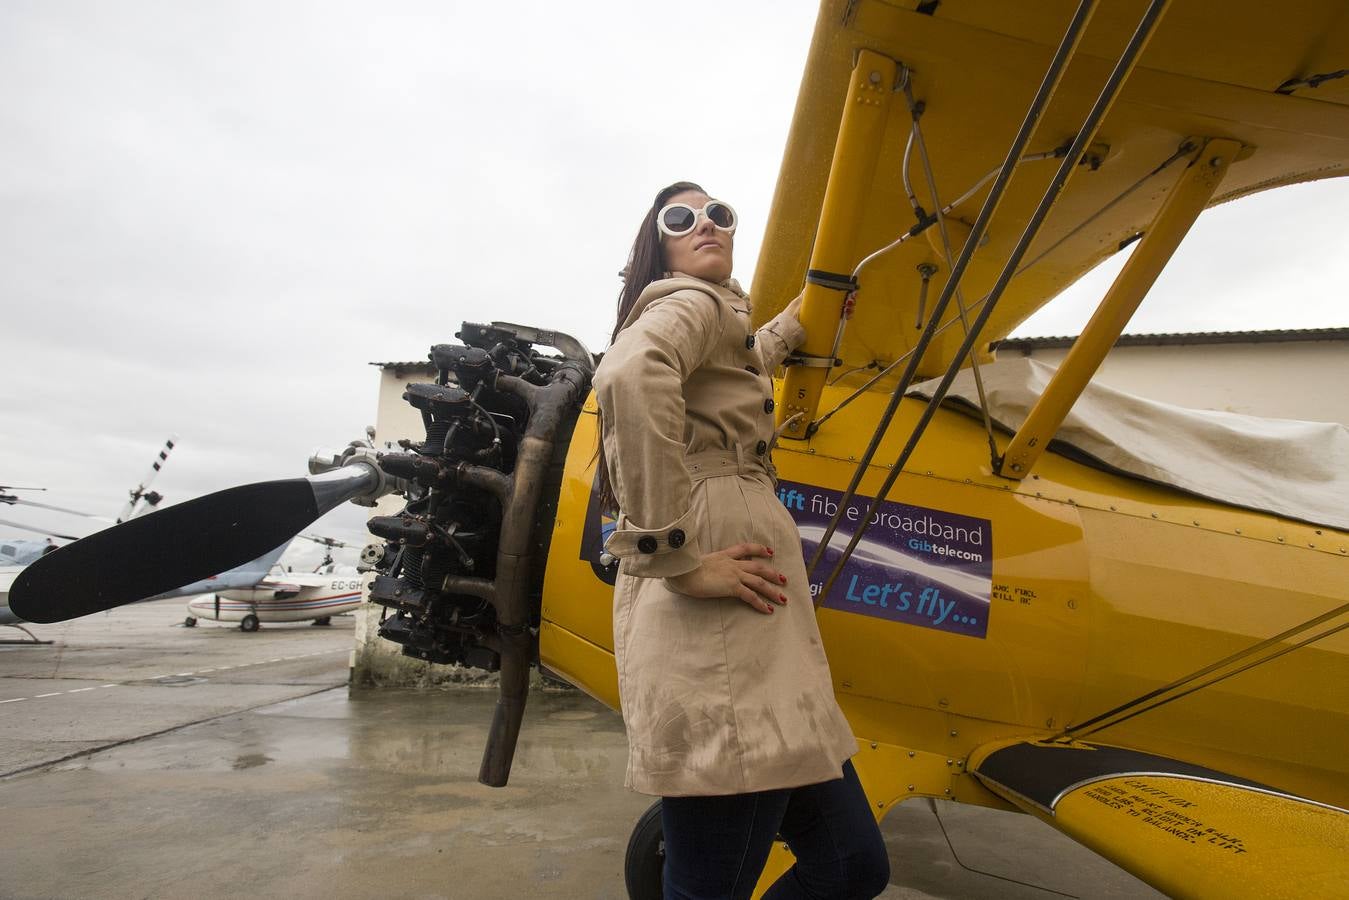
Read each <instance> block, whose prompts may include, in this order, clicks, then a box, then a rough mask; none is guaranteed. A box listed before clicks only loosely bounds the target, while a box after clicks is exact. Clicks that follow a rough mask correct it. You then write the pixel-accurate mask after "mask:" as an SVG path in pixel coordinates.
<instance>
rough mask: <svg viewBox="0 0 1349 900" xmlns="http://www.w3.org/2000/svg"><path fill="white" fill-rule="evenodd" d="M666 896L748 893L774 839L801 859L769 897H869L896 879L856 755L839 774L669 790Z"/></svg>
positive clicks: (696, 898) (723, 898)
mask: <svg viewBox="0 0 1349 900" xmlns="http://www.w3.org/2000/svg"><path fill="white" fill-rule="evenodd" d="M661 826H662V828H663V830H664V832H665V834H664V837H665V875H664V878H665V900H742V898H748V897H749V896H750V894H751V893H752V892H753V890H754V885H755V883H756V882H757V881H758V879H759V874H760V872H761V871H762V870H763V866H764V863H765V862H766V861H767V860H768V853H769V851H770V850H772V848H773V840H774V838H775V837H776V836H777V835H779V834H781V836H782V839H783V840H785V841H786V842H787V846H788V847H790V848H791V850H792V853H793V854H794V855H795V856H796V865H794V866H792V867H791V868H790V869H788V870H787V872H786V873H785V874H784V875H783V876H782V877H781V878H779V879H778V880H777V881H776V882H774V884H773V886H772V887H771V888H769V890H768V892H767V893H766V894H764V900H790V898H797V897H816V898H822V897H828V898H830V900H846V898H858V900H870V898H872V897H875V896H876V895H877V894H879V893H880V892H881V891H883V890H885V886H886V884H887V883H889V881H890V860H889V857H887V856H886V852H885V842H884V841H883V840H881V831H880V828H878V827H877V825H876V820H875V818H873V817H872V815H871V805H870V804H869V803H868V802H867V798H866V794H864V793H863V792H862V785H861V784H860V783H859V782H858V780H857V773H856V772H855V771H854V770H853V766H852V763H851V762H845V763H844V764H843V772H842V777H841V778H837V779H835V780H833V781H824V782H821V783H819V784H811V785H806V786H805V787H798V788H785V789H782V790H776V791H759V792H757V793H752V794H733V795H731V796H726V797H665V798H663V799H662V800H661Z"/></svg>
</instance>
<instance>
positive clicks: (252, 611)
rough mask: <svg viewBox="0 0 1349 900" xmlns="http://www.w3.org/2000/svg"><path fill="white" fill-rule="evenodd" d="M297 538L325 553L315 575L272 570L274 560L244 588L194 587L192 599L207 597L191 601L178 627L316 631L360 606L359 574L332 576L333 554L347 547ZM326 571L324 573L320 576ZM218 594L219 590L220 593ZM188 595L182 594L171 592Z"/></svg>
mask: <svg viewBox="0 0 1349 900" xmlns="http://www.w3.org/2000/svg"><path fill="white" fill-rule="evenodd" d="M298 537H302V538H305V539H307V540H311V541H315V542H317V543H320V544H323V545H324V546H325V547H326V548H328V553H327V554H326V555H325V556H324V558H323V562H321V563H320V564H319V566H318V570H316V571H314V572H287V571H285V570H283V569H281V567H280V566H279V565H274V563H275V557H274V558H273V560H272V561H271V562H269V563H268V565H267V572H266V573H265V574H263V575H262V577H261V578H258V579H257V580H256V581H255V582H254V583H253V584H251V585H249V586H247V587H229V586H226V585H221V586H220V588H216V589H212V588H211V587H210V586H209V583H210V582H211V581H212V579H209V578H208V579H206V580H204V581H198V582H196V583H195V584H193V585H189V587H194V588H197V589H198V590H196V591H194V593H198V594H206V592H208V591H211V593H209V594H207V595H205V596H199V597H194V598H193V599H192V600H190V601H189V602H188V604H187V618H186V619H184V620H183V625H184V626H186V627H188V628H192V627H194V626H195V625H196V624H197V620H198V619H209V620H211V621H214V622H238V623H239V629H240V630H241V631H257V630H258V628H259V626H261V625H262V624H263V623H265V622H303V621H305V620H306V619H312V620H313V621H314V624H315V625H330V624H332V617H333V616H336V615H341V614H342V613H346V612H351V611H352V610H354V609H356V607H358V606H360V605H361V602H362V591H361V586H362V585H361V582H362V578H361V576H360V575H358V574H354V573H352V574H342V573H334V572H332V571H331V570H332V563H333V558H332V552H331V551H332V548H333V547H346V546H349V545H347V544H344V543H342V542H341V541H337V540H333V539H332V538H325V537H315V536H312V535H307V534H301V535H298ZM285 548H286V545H285V544H282V545H281V546H280V547H278V548H277V550H276V551H273V552H275V553H276V556H277V557H279V556H280V551H283V550H285ZM264 559H266V557H263V558H261V559H259V560H256V561H255V562H254V563H249V564H248V565H249V566H251V567H253V571H254V572H256V571H257V569H256V564H257V563H258V562H262V561H263V560H264ZM325 569H327V570H328V571H326V572H325V571H324V570H325ZM222 588H223V589H222ZM175 593H178V594H179V595H181V594H185V593H187V591H186V589H184V590H183V591H179V592H175Z"/></svg>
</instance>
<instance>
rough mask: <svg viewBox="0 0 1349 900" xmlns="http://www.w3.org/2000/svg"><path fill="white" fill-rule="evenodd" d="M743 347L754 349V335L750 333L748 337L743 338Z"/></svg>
mask: <svg viewBox="0 0 1349 900" xmlns="http://www.w3.org/2000/svg"><path fill="white" fill-rule="evenodd" d="M745 349H746V350H753V349H754V335H752V334H751V335H750V336H749V337H747V338H745Z"/></svg>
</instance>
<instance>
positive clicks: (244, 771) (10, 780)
mask: <svg viewBox="0 0 1349 900" xmlns="http://www.w3.org/2000/svg"><path fill="white" fill-rule="evenodd" d="M182 609H183V604H182V601H162V602H158V603H148V604H141V605H138V606H134V607H129V608H125V609H122V610H118V611H115V612H113V613H110V614H105V615H97V616H91V617H88V618H86V619H82V620H79V621H76V622H73V623H67V624H65V625H59V626H33V629H32V630H33V631H34V632H35V633H36V634H37V635H38V636H39V637H42V638H47V639H52V640H54V641H55V643H53V644H51V645H43V646H16V645H5V646H0V809H3V810H4V818H3V822H4V831H3V837H2V838H0V896H3V897H7V898H9V897H12V898H73V897H99V898H122V897H127V898H131V897H136V898H176V897H234V896H249V897H280V896H286V897H316V898H325V900H330V898H346V897H353V898H355V897H376V896H387V897H417V898H440V897H446V898H496V897H512V898H513V897H534V896H538V897H577V898H607V897H612V898H621V897H624V896H626V895H625V892H624V890H623V881H622V864H623V853H624V849H625V846H626V841H627V837H628V833H629V830H630V829H631V827H632V823H633V822H634V821H635V820H636V818H637V817H638V816H639V815H640V814H641V812H642V811H643V810H644V809H645V808H646V806H647V804H648V802H649V801H648V799H647V798H644V797H640V796H637V795H635V794H631V793H628V792H627V791H625V790H624V789H623V787H622V780H623V764H624V758H625V748H624V740H623V731H622V723H621V722H620V721H619V719H618V717H617V716H616V715H615V714H614V713H612V712H610V711H609V710H607V709H605V708H603V707H602V706H600V705H598V704H596V703H595V702H594V701H592V700H590V699H589V698H588V697H586V696H584V695H582V694H580V693H578V692H573V691H542V692H536V693H535V694H534V695H533V696H532V697H531V698H530V708H529V711H528V713H527V714H526V718H525V728H524V734H523V736H522V738H521V743H520V747H519V750H518V751H517V755H516V761H515V767H514V770H513V773H512V777H511V783H510V785H509V786H508V787H506V788H501V789H490V788H485V787H482V786H480V785H478V784H477V782H476V775H477V769H478V761H479V756H480V753H481V750H482V746H483V741H484V739H485V736H486V732H487V725H488V722H489V721H490V719H491V711H492V705H493V704H494V702H495V694H494V692H493V691H492V690H490V689H483V688H458V689H437V690H428V691H414V690H379V691H376V690H362V691H355V692H349V691H348V689H347V687H346V676H347V668H348V664H349V656H350V648H351V646H352V620H351V619H350V618H337V619H334V620H333V625H332V627H330V628H315V627H310V626H308V625H304V624H299V625H284V626H280V625H278V626H264V627H263V629H262V630H261V631H259V632H257V633H254V634H244V633H241V632H239V631H238V630H237V629H236V628H232V627H229V626H225V625H214V624H212V623H206V622H203V623H202V624H201V625H199V626H198V627H197V628H195V629H185V628H182V627H180V623H181V621H182V615H183V613H182ZM4 631H8V629H5V630H4ZM15 636H16V637H17V636H18V635H17V633H16V634H15ZM938 813H939V814H940V819H938V817H937V815H938ZM884 831H885V834H886V840H887V843H888V844H889V847H890V852H891V864H892V868H893V871H894V879H893V884H892V885H891V887H890V888H889V890H887V891H886V893H885V894H884V895H883V896H884V897H886V898H905V897H909V898H922V897H951V898H955V897H975V898H980V897H986V898H992V897H1008V898H1031V897H1042V898H1049V897H1055V896H1061V895H1065V894H1066V895H1069V896H1079V897H1138V896H1145V897H1146V896H1158V895H1156V894H1155V893H1154V892H1152V891H1151V890H1150V889H1148V888H1146V887H1145V886H1143V885H1142V884H1141V883H1139V882H1137V881H1135V880H1134V879H1132V878H1131V877H1129V876H1128V875H1126V874H1125V873H1123V872H1122V871H1120V870H1119V869H1117V868H1115V867H1114V866H1112V865H1111V864H1109V863H1107V862H1105V861H1103V860H1101V859H1099V858H1098V857H1096V856H1095V855H1094V854H1092V853H1090V852H1089V851H1087V850H1085V849H1083V848H1081V847H1079V846H1078V845H1076V844H1074V843H1073V842H1071V841H1069V840H1068V839H1067V838H1064V837H1062V836H1061V835H1059V834H1057V833H1056V832H1054V831H1053V830H1052V829H1050V828H1049V827H1048V826H1045V825H1043V824H1042V823H1040V822H1037V821H1035V820H1033V819H1031V818H1029V817H1026V816H1018V815H1014V814H1010V813H997V812H991V811H988V810H982V809H977V808H973V807H962V806H956V805H951V804H937V805H936V806H935V808H934V807H933V806H930V805H928V804H926V803H924V802H921V801H919V802H911V803H909V804H906V805H905V806H902V807H900V808H899V809H897V810H896V811H895V812H893V813H892V814H891V815H890V816H889V817H888V818H887V820H886V822H885V825H884ZM948 836H949V842H948ZM972 870H979V871H972ZM1018 882H1021V883H1018Z"/></svg>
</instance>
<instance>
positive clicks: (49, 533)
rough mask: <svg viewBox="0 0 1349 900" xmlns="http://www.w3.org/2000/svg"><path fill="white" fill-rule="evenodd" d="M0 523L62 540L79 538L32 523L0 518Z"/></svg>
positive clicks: (76, 539)
mask: <svg viewBox="0 0 1349 900" xmlns="http://www.w3.org/2000/svg"><path fill="white" fill-rule="evenodd" d="M0 525H5V526H8V527H9V528H21V529H23V530H24V531H33V532H36V533H38V534H45V535H47V536H49V537H54V538H59V539H61V540H63V541H78V540H79V538H78V537H76V536H75V535H73V534H58V533H57V532H55V531H48V530H47V529H45V528H36V527H34V526H32V525H25V524H23V523H22V522H11V521H9V520H8V519H0Z"/></svg>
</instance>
